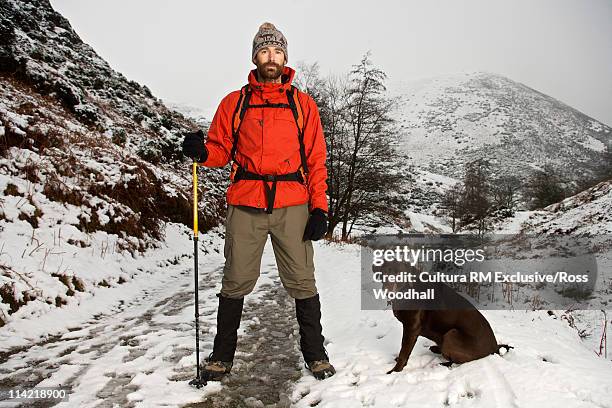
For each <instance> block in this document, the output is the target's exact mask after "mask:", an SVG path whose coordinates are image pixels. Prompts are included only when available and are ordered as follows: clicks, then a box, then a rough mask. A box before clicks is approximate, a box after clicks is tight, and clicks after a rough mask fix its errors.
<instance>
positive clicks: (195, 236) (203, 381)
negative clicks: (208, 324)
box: [189, 160, 206, 388]
mask: <svg viewBox="0 0 612 408" xmlns="http://www.w3.org/2000/svg"><path fill="white" fill-rule="evenodd" d="M192 179H193V266H194V276H195V280H194V282H195V327H196V378H194V379H193V380H191V381H189V385H193V386H195V387H196V388H202V386H204V385H206V379H205V378H202V376H201V375H200V311H199V303H198V162H197V161H195V160H194V162H193V165H192Z"/></svg>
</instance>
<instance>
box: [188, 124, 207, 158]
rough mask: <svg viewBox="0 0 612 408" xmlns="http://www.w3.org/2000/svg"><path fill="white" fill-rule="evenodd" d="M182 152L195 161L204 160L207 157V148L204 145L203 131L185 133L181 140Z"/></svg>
mask: <svg viewBox="0 0 612 408" xmlns="http://www.w3.org/2000/svg"><path fill="white" fill-rule="evenodd" d="M183 154H184V155H185V156H187V157H189V158H191V159H193V160H195V161H197V162H204V161H206V159H207V158H208V150H206V146H204V132H202V130H201V129H200V130H198V131H197V132H188V133H185V140H183Z"/></svg>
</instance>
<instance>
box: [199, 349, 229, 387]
mask: <svg viewBox="0 0 612 408" xmlns="http://www.w3.org/2000/svg"><path fill="white" fill-rule="evenodd" d="M210 357H212V353H211V355H210V356H209V358H210ZM232 365H233V364H232V362H231V361H230V362H227V361H207V363H206V364H205V365H204V367H203V368H202V371H203V374H202V375H203V377H204V378H205V379H206V380H207V381H220V380H221V379H222V378H223V377H225V375H227V374H229V373H230V371H231V370H232Z"/></svg>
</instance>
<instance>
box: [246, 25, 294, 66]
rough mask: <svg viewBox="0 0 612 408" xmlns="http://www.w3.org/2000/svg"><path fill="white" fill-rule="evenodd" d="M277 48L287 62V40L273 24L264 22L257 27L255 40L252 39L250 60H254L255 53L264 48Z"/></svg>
mask: <svg viewBox="0 0 612 408" xmlns="http://www.w3.org/2000/svg"><path fill="white" fill-rule="evenodd" d="M269 46H272V47H278V48H280V49H282V50H283V52H284V53H285V60H287V61H288V60H289V54H288V53H287V39H286V38H285V36H284V35H283V33H281V32H280V30H278V29H277V28H276V27H275V26H274V24H272V23H268V22H265V23H263V24H262V25H261V26H259V30H258V31H257V34H255V38H253V50H252V53H251V59H254V58H255V55H256V54H257V52H258V51H259V50H260V49H262V48H264V47H269Z"/></svg>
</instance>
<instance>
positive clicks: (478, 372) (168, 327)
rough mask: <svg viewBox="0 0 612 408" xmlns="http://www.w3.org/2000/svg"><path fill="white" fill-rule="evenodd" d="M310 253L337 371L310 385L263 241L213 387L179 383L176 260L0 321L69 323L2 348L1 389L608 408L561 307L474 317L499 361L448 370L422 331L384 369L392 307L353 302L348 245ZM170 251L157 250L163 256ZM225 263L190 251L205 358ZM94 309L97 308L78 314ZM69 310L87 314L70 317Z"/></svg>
mask: <svg viewBox="0 0 612 408" xmlns="http://www.w3.org/2000/svg"><path fill="white" fill-rule="evenodd" d="M183 244H184V245H183ZM183 244H181V245H179V246H180V247H181V248H189V245H188V244H189V242H185V243H183ZM315 247H316V249H315V254H316V258H315V262H316V266H317V286H318V289H319V292H320V294H321V303H322V309H323V310H322V313H323V321H322V323H323V328H324V335H325V337H326V347H327V351H328V353H329V355H330V358H331V360H332V363H333V364H334V365H335V367H336V369H337V374H336V375H335V376H334V377H332V378H329V379H326V380H325V381H316V380H315V379H314V378H313V377H312V376H311V375H310V374H309V373H307V372H305V370H304V368H303V367H302V366H301V357H300V354H299V351H298V344H297V343H298V339H297V325H296V322H295V317H294V315H295V309H294V306H293V301H292V300H291V299H290V298H289V297H288V296H287V295H286V293H285V291H284V289H283V288H282V287H281V286H280V284H279V282H278V274H277V271H276V266H275V260H274V255H273V253H272V251H271V246H270V245H267V246H266V249H265V251H264V257H263V259H262V275H261V277H260V279H259V281H258V285H257V287H256V289H255V292H254V293H253V294H251V295H249V296H248V297H247V300H246V302H245V311H244V314H243V319H242V324H241V328H240V332H239V346H238V352H237V355H236V359H235V366H234V369H233V370H232V375H231V376H229V377H228V378H226V379H225V380H224V381H223V382H221V383H209V384H208V385H207V386H206V387H204V388H202V389H200V390H197V389H194V388H192V387H190V386H189V385H188V381H189V380H190V379H192V378H193V376H194V375H195V366H194V363H195V351H194V330H195V329H194V322H193V312H194V303H193V274H192V265H191V262H192V260H191V259H189V258H188V256H187V255H182V256H181V257H180V258H179V259H180V261H179V262H176V263H163V262H162V263H159V262H158V260H155V261H151V260H149V262H150V265H151V269H152V273H151V274H150V275H149V276H150V278H148V277H144V279H143V277H141V278H139V279H140V280H134V281H131V282H128V283H126V284H124V285H122V286H123V288H122V289H102V290H101V291H100V292H98V293H97V294H96V297H95V298H93V300H92V299H90V300H91V301H90V300H86V301H84V302H83V303H82V304H81V305H76V306H75V307H73V308H72V309H71V308H70V307H65V308H61V309H58V310H57V311H55V310H54V311H51V312H49V313H48V314H47V315H44V316H42V317H40V318H38V320H35V319H32V321H24V322H23V324H24V327H25V325H29V326H27V327H28V328H27V330H26V329H24V328H23V327H20V326H17V325H15V326H13V329H10V328H7V327H4V328H2V330H0V345H2V346H3V348H0V350H6V347H4V346H6V345H7V344H9V343H10V344H15V345H18V344H19V342H16V341H12V340H11V336H12V337H16V336H18V335H21V336H20V337H22V338H35V336H34V335H33V333H35V330H34V328H33V327H34V326H36V325H41V323H45V324H47V325H49V322H46V321H45V319H49V320H51V321H53V322H55V323H54V324H56V325H65V326H66V327H67V328H68V329H65V330H63V331H62V332H60V333H59V334H58V333H55V334H54V335H53V336H50V337H47V338H45V339H44V341H41V340H38V341H35V342H34V343H36V344H35V345H21V346H14V347H17V348H14V347H13V348H12V350H11V351H9V352H4V353H2V352H0V386H4V387H6V386H13V385H20V386H24V385H35V384H36V385H39V386H53V385H58V384H62V385H65V386H68V387H69V388H70V389H71V391H72V393H71V394H70V399H69V401H67V402H63V403H60V404H57V405H55V406H57V407H62V408H63V407H103V408H106V407H109V408H112V407H121V408H123V407H147V408H148V407H161V406H165V407H177V408H178V407H224V406H226V407H288V406H294V407H298V408H299V407H310V406H317V407H338V408H344V407H350V408H353V407H384V408H387V407H413V406H414V407H417V406H418V407H436V408H439V407H444V406H454V407H485V408H489V407H502V408H514V407H521V408H527V407H534V408H535V407H538V408H539V407H551V408H552V407H559V406H563V407H571V408H574V407H580V408H583V407H584V408H587V407H588V408H612V382H610V380H609V379H610V378H612V362H610V361H607V360H605V359H603V358H599V357H597V356H596V355H595V354H594V352H593V349H592V344H593V342H592V341H589V342H585V341H582V340H581V339H580V338H579V336H578V334H577V332H576V330H575V329H573V328H571V327H569V326H568V324H567V322H566V321H564V320H563V319H561V318H560V316H559V315H557V316H549V315H548V314H547V313H546V312H545V311H542V312H528V311H499V312H498V311H485V312H483V314H485V316H486V317H487V319H488V320H489V322H490V323H491V326H492V327H493V329H494V331H495V334H496V336H497V339H498V341H499V342H501V343H509V344H511V345H513V346H514V347H515V348H514V349H513V350H511V351H510V352H509V353H507V354H505V355H504V356H503V357H500V356H496V355H492V356H489V357H486V358H484V359H481V360H477V361H474V362H471V363H467V364H463V365H460V366H453V367H452V368H451V369H448V368H446V367H443V366H440V365H439V364H438V363H439V362H441V361H442V360H441V358H440V357H439V356H437V355H434V354H432V353H431V352H430V351H429V350H428V346H429V345H431V342H429V341H428V340H427V339H424V338H419V340H418V341H417V344H416V346H415V349H414V352H413V354H412V355H411V357H410V359H409V361H408V364H407V366H406V368H405V369H404V371H402V372H401V373H393V374H390V375H387V374H385V373H386V371H387V370H389V369H390V368H391V367H392V366H393V364H394V361H393V359H394V357H395V356H396V355H397V352H398V350H399V346H400V339H401V325H400V324H399V322H397V321H396V320H395V318H394V317H393V315H392V313H391V312H390V311H364V310H361V309H360V290H361V289H360V277H359V259H360V258H359V248H358V247H356V246H354V245H346V246H342V245H337V244H331V243H316V245H315ZM176 254H177V251H176V250H168V251H167V252H166V254H165V257H166V258H168V259H171V258H172V257H173V256H175V255H176ZM170 255H172V257H171V256H170ZM222 265H223V257H222V256H221V255H220V254H218V253H215V252H212V251H211V254H208V255H205V256H202V257H201V262H200V278H201V279H200V313H201V317H200V325H201V330H202V339H201V357H202V358H204V357H206V356H207V354H208V352H209V351H210V350H211V348H212V339H213V337H214V328H215V324H214V323H215V319H216V307H217V298H216V297H215V294H216V293H217V291H218V289H219V285H220V278H221V273H222V270H221V267H222ZM118 291H119V292H122V296H123V297H119V295H117V293H118ZM101 297H104V302H102V300H103V299H101ZM91 303H97V304H98V306H99V307H102V306H101V305H103V304H105V305H106V306H104V307H103V311H102V312H100V311H96V312H91V311H87V312H83V311H84V310H89V309H88V308H89V306H88V305H89V304H91ZM92 310H93V309H92ZM77 312H79V313H83V315H85V314H86V313H89V316H88V317H86V318H83V319H82V321H80V322H77V319H76V318H74V317H73V316H72V314H75V313H77ZM63 319H65V320H66V321H69V322H70V324H68V325H66V324H65V323H64V321H63ZM42 326H44V324H42ZM11 330H12V331H11ZM593 335H594V336H595V335H599V333H598V332H594V333H593ZM3 406H10V405H8V404H6V403H2V402H0V407H3ZM12 406H16V405H12ZM22 406H31V407H44V406H51V405H44V404H38V405H33V404H30V405H22Z"/></svg>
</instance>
